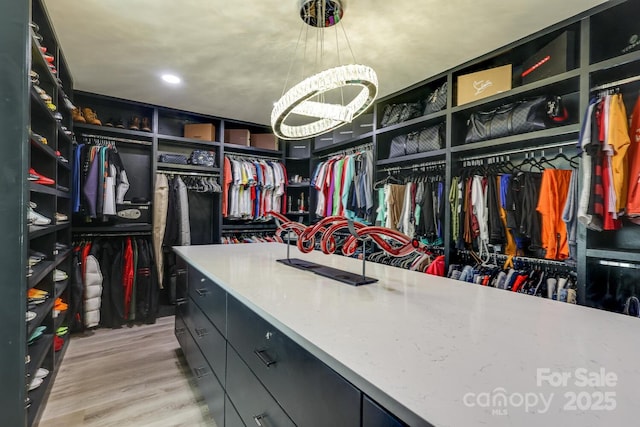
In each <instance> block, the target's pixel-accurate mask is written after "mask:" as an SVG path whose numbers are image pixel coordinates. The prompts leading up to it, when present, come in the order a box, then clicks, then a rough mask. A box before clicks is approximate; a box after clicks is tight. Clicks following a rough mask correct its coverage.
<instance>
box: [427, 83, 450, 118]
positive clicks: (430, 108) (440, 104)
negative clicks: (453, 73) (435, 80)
mask: <svg viewBox="0 0 640 427" xmlns="http://www.w3.org/2000/svg"><path fill="white" fill-rule="evenodd" d="M446 105H447V82H444V83H443V84H442V86H440V87H439V88H437V89H436V90H434V91H433V93H432V94H431V95H429V98H427V103H426V105H425V107H424V112H423V113H422V115H427V114H432V113H437V112H438V111H440V110H442V109H443V108H444V107H445V106H446Z"/></svg>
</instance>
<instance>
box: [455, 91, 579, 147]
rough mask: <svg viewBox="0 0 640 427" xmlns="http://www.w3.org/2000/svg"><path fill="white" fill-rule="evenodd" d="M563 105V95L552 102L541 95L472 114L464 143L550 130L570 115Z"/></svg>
mask: <svg viewBox="0 0 640 427" xmlns="http://www.w3.org/2000/svg"><path fill="white" fill-rule="evenodd" d="M550 103H553V106H552V105H551V104H550ZM561 105H562V103H561V98H560V97H553V100H552V101H548V100H547V97H546V96H539V97H537V98H533V99H529V100H523V101H518V102H514V103H511V104H505V105H502V106H500V107H498V108H496V109H495V110H491V111H482V112H476V113H472V114H471V117H469V121H468V129H467V135H466V137H465V141H464V142H465V143H467V144H468V143H472V142H479V141H486V140H488V139H494V138H501V137H503V136H509V135H517V134H521V133H526V132H533V131H537V130H542V129H546V128H547V125H548V123H550V122H552V121H553V122H555V123H561V122H563V121H566V119H567V118H568V114H567V111H566V109H564V107H561ZM558 106H560V107H558ZM560 114H562V115H560Z"/></svg>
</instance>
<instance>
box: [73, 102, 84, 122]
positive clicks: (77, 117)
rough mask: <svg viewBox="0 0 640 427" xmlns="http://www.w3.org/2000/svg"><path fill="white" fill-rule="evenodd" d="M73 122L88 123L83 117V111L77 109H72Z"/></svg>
mask: <svg viewBox="0 0 640 427" xmlns="http://www.w3.org/2000/svg"><path fill="white" fill-rule="evenodd" d="M72 105H73V104H72ZM71 120H73V121H74V122H76V123H87V120H86V119H85V118H84V116H83V115H82V111H80V110H79V109H77V108H76V107H73V108H72V109H71Z"/></svg>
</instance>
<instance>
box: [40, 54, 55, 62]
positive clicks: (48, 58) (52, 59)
mask: <svg viewBox="0 0 640 427" xmlns="http://www.w3.org/2000/svg"><path fill="white" fill-rule="evenodd" d="M42 53H43V55H42V56H44V59H45V61H47V62H48V63H49V64H53V61H55V59H56V58H55V57H54V56H53V55H50V54H48V53H44V52H42Z"/></svg>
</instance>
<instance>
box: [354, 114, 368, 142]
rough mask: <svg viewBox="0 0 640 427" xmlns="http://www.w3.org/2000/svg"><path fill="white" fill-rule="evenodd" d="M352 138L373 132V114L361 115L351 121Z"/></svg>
mask: <svg viewBox="0 0 640 427" xmlns="http://www.w3.org/2000/svg"><path fill="white" fill-rule="evenodd" d="M352 128H353V137H354V138H356V137H358V136H360V135H363V134H365V133H368V132H373V114H362V115H360V116H358V117H356V118H355V119H353V125H352Z"/></svg>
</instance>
